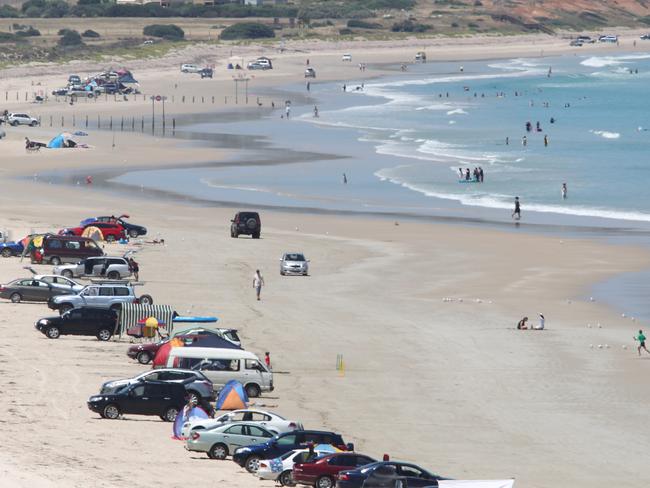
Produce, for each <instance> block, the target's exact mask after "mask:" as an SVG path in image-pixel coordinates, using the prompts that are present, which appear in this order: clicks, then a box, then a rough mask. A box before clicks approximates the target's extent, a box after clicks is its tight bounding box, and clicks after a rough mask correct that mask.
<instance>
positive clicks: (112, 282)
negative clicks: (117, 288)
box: [90, 278, 144, 286]
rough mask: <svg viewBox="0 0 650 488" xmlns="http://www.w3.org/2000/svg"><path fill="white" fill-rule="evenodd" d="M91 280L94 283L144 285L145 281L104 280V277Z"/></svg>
mask: <svg viewBox="0 0 650 488" xmlns="http://www.w3.org/2000/svg"><path fill="white" fill-rule="evenodd" d="M90 282H91V283H92V284H94V285H131V286H142V285H144V281H131V280H104V279H99V278H95V279H91V280H90Z"/></svg>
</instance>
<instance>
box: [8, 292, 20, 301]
mask: <svg viewBox="0 0 650 488" xmlns="http://www.w3.org/2000/svg"><path fill="white" fill-rule="evenodd" d="M9 298H10V299H11V303H20V301H21V300H22V299H23V297H22V296H21V295H20V293H12V294H11V296H10V297H9Z"/></svg>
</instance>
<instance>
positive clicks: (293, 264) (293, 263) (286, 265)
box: [280, 252, 309, 276]
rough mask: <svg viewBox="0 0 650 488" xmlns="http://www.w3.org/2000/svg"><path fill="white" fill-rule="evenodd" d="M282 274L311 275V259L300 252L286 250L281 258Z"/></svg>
mask: <svg viewBox="0 0 650 488" xmlns="http://www.w3.org/2000/svg"><path fill="white" fill-rule="evenodd" d="M280 274H281V275H282V276H284V275H288V274H296V275H302V276H307V275H309V261H308V260H307V259H305V255H304V254H302V253H300V252H285V253H284V254H283V255H282V258H280Z"/></svg>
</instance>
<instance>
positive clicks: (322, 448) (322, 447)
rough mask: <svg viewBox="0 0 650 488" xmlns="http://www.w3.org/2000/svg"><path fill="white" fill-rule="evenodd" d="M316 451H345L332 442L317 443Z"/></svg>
mask: <svg viewBox="0 0 650 488" xmlns="http://www.w3.org/2000/svg"><path fill="white" fill-rule="evenodd" d="M314 451H318V452H320V453H328V454H329V453H332V454H334V453H336V452H343V451H341V450H340V449H339V448H338V447H335V446H333V445H331V444H317V445H316V446H314Z"/></svg>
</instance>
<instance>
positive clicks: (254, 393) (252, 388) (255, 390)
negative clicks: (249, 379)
mask: <svg viewBox="0 0 650 488" xmlns="http://www.w3.org/2000/svg"><path fill="white" fill-rule="evenodd" d="M260 393H261V391H260V387H259V386H257V385H253V384H251V385H246V394H247V395H248V397H249V398H257V397H258V396H260Z"/></svg>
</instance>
